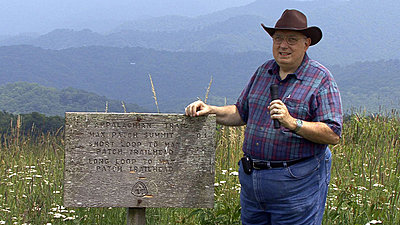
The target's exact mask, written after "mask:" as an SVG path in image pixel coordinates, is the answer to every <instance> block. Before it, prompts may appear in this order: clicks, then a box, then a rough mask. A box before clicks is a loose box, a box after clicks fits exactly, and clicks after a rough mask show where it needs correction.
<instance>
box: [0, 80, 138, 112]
mask: <svg viewBox="0 0 400 225" xmlns="http://www.w3.org/2000/svg"><path fill="white" fill-rule="evenodd" d="M106 104H108V105H107V106H108V111H109V112H124V109H123V106H122V103H121V102H120V101H116V100H110V99H108V98H106V97H104V96H99V95H96V94H94V93H90V92H87V91H82V90H78V89H75V88H66V89H62V90H57V89H55V88H49V87H44V86H41V85H38V84H32V83H26V82H17V83H9V84H7V85H3V86H0V110H1V111H7V112H10V113H14V114H25V113H31V112H38V113H42V114H46V115H58V116H64V113H65V112H79V111H87V112H104V111H105V109H106ZM125 108H126V111H127V112H143V111H145V110H144V109H143V108H141V107H139V106H138V105H135V104H130V103H125Z"/></svg>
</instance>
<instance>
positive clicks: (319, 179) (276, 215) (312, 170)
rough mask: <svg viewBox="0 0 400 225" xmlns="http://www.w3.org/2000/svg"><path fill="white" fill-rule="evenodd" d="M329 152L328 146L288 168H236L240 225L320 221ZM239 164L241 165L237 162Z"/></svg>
mask: <svg viewBox="0 0 400 225" xmlns="http://www.w3.org/2000/svg"><path fill="white" fill-rule="evenodd" d="M331 163H332V155H331V152H330V150H329V149H328V148H327V149H326V151H325V152H323V153H322V154H319V155H316V156H315V157H314V158H311V159H308V160H305V161H302V162H299V163H296V164H294V165H292V166H289V167H282V168H272V169H264V170H253V172H252V173H251V174H250V175H247V174H245V173H244V172H243V167H242V165H240V168H239V181H240V184H241V192H240V203H241V206H242V209H241V220H242V223H243V225H248V224H252V225H256V224H257V225H261V224H262V225H267V224H290V225H294V224H295V225H300V224H321V223H322V216H323V214H324V209H325V202H326V197H327V193H328V185H329V181H330V170H331ZM239 164H241V163H240V162H239Z"/></svg>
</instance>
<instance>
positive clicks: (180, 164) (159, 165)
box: [64, 113, 216, 208]
mask: <svg viewBox="0 0 400 225" xmlns="http://www.w3.org/2000/svg"><path fill="white" fill-rule="evenodd" d="M65 119H66V128H65V141H66V149H65V170H64V205H65V206H67V207H127V208H128V207H185V208H186V207H188V208H190V207H194V208H212V207H213V205H214V186H213V184H214V174H215V168H214V162H215V129H216V128H215V126H216V123H215V121H216V120H215V115H209V116H206V117H196V118H192V117H187V116H184V115H178V114H137V113H66V117H65Z"/></svg>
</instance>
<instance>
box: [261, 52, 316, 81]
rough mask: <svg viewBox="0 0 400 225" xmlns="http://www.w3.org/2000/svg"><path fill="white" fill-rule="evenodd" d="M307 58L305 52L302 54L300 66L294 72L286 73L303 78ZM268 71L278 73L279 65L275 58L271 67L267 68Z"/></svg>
mask: <svg viewBox="0 0 400 225" xmlns="http://www.w3.org/2000/svg"><path fill="white" fill-rule="evenodd" d="M309 60H310V58H309V57H308V55H307V53H306V54H304V58H303V61H302V62H301V64H300V66H299V67H298V68H297V70H296V72H294V73H291V74H288V76H289V75H291V76H294V77H295V78H296V79H298V80H303V77H304V71H305V68H306V66H307V65H308V62H309ZM268 73H269V74H270V75H274V74H279V65H278V63H276V61H275V60H274V63H273V64H272V66H271V68H270V69H269V70H268Z"/></svg>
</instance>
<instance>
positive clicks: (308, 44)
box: [304, 38, 311, 51]
mask: <svg viewBox="0 0 400 225" xmlns="http://www.w3.org/2000/svg"><path fill="white" fill-rule="evenodd" d="M304 45H305V49H304V50H305V51H307V50H308V47H310V45H311V38H306V41H305V42H304Z"/></svg>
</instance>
